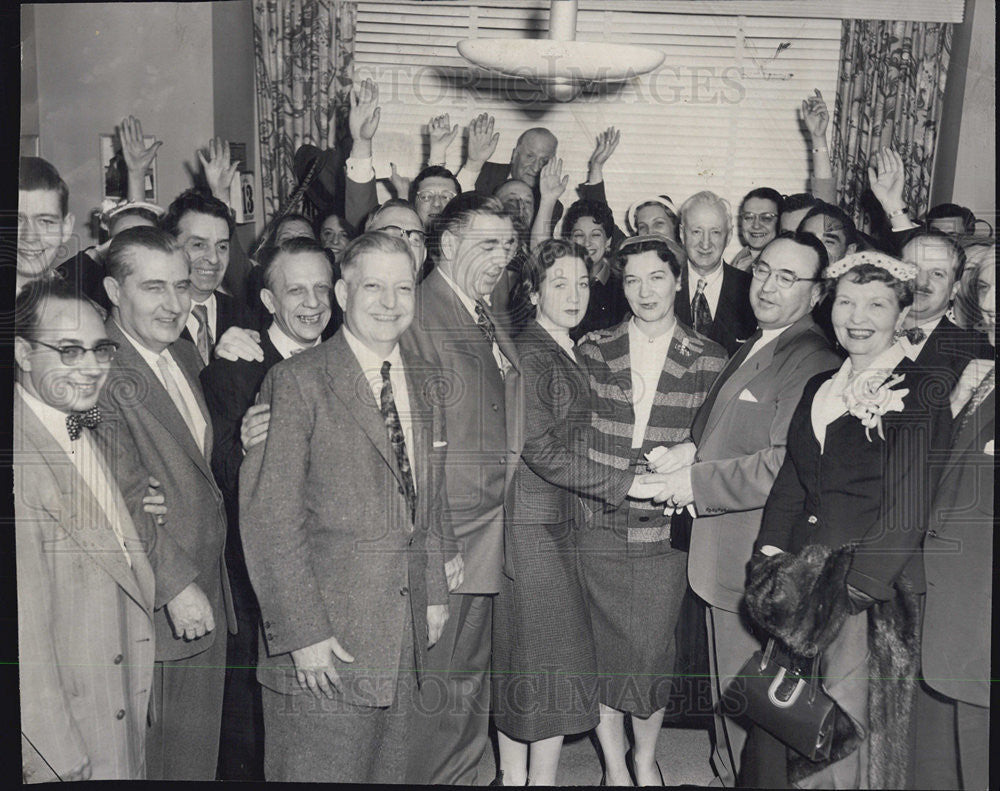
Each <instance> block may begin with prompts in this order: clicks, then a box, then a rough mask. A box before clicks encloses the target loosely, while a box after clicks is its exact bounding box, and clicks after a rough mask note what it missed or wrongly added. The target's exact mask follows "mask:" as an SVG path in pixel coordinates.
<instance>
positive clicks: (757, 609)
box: [745, 545, 920, 788]
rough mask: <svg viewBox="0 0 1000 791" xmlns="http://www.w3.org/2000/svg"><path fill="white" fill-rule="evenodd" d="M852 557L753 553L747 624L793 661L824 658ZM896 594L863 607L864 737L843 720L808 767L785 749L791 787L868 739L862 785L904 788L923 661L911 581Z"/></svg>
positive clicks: (844, 551) (818, 551) (844, 607)
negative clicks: (824, 755) (826, 754)
mask: <svg viewBox="0 0 1000 791" xmlns="http://www.w3.org/2000/svg"><path fill="white" fill-rule="evenodd" d="M852 557H853V548H852V547H851V546H845V547H841V548H840V549H836V550H831V549H830V548H828V547H824V546H819V545H811V546H807V547H805V548H803V549H802V551H801V552H799V553H797V554H793V553H789V552H783V553H780V554H778V555H774V556H772V557H760V556H755V557H754V559H753V560H751V562H750V566H749V570H748V576H747V587H746V599H745V604H746V609H747V613H748V614H749V616H750V618H751V620H752V621H753V622H754V623H756V624H757V625H758V626H759V627H761V628H762V629H763V630H764V631H766V632H767V633H768V634H770V635H772V636H773V637H775V638H777V639H778V640H780V641H781V642H782V643H783V644H784V645H785V647H786V648H787V649H788V650H789V651H791V652H792V653H793V654H795V655H796V656H798V657H802V658H803V659H812V658H813V657H815V656H816V655H817V654H822V652H823V651H824V650H825V649H826V648H827V647H828V646H829V645H830V643H831V642H832V641H833V639H834V638H835V637H836V636H837V634H838V632H839V631H840V629H841V627H842V626H843V624H844V621H845V619H846V618H847V617H848V616H849V615H850V614H851V609H850V603H849V600H848V596H847V584H846V577H847V572H848V570H849V569H850V566H851V560H852ZM894 590H895V595H894V596H893V598H892V599H889V600H887V601H880V602H877V603H875V604H874V605H872V606H871V607H870V608H869V610H868V652H869V653H868V668H869V678H870V679H871V682H870V683H869V685H868V723H867V725H868V733H867V734H865V733H864V732H863V730H862V729H860V728H859V727H858V726H857V724H855V723H854V722H853V721H852V720H850V718H848V717H846V715H845V716H844V717H842V718H838V723H837V727H836V730H835V732H834V741H833V747H832V749H831V751H830V758H829V759H828V760H827V761H824V762H817V763H813V762H811V761H809V760H807V759H806V758H804V757H803V756H801V755H799V754H798V753H796V752H795V751H793V750H789V762H788V778H789V780H790V781H791V782H793V783H796V782H799V781H801V780H803V779H804V778H806V777H808V776H809V775H811V774H813V773H815V772H818V771H820V770H821V769H823V768H824V767H825V766H827V765H829V764H832V763H834V762H836V761H838V760H840V759H841V758H843V757H845V756H847V755H849V754H850V753H851V752H852V751H853V750H854V749H856V748H857V745H858V743H859V740H860V739H865V738H867V740H868V748H869V764H868V783H867V787H868V788H901V787H903V786H904V784H905V779H906V769H907V764H908V763H909V759H910V744H909V739H908V737H907V734H908V732H909V726H910V719H911V717H912V713H913V706H914V701H915V695H916V684H917V681H916V677H917V672H918V669H919V661H920V634H919V623H920V620H919V602H918V597H917V595H916V594H914V593H913V591H912V589H911V587H910V585H909V583H908V582H907V581H906V580H905V579H904V578H900V579H899V580H897V581H896V585H895V589H894ZM841 719H842V720H843V722H840V720H841Z"/></svg>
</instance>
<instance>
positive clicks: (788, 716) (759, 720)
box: [719, 638, 847, 761]
mask: <svg viewBox="0 0 1000 791" xmlns="http://www.w3.org/2000/svg"><path fill="white" fill-rule="evenodd" d="M787 664H791V663H790V662H789V663H787ZM818 671H819V657H818V656H817V657H815V658H814V659H813V660H812V668H811V670H810V673H809V675H805V674H803V673H802V672H801V671H796V670H793V669H792V668H789V667H785V664H783V663H781V662H779V661H778V660H777V659H776V658H775V657H774V639H773V638H772V639H770V640H768V641H767V646H766V647H765V649H764V651H763V653H761V652H760V651H755V652H754V655H753V656H752V657H750V659H748V660H747V661H746V664H744V665H743V667H742V669H741V670H740V672H739V674H738V675H737V676H736V677H735V678H734V679H733V680H732V681H731V682H730V684H729V686H728V687H726V690H725V691H724V692H723V693H722V700H721V701H720V702H719V709H720V713H721V714H724V715H726V716H728V717H737V718H738V717H746V718H747V719H750V720H751V721H753V723H754V724H756V725H759V726H760V727H761V728H763V729H764V730H766V731H767V732H768V733H770V734H771V735H772V736H773V737H774V738H776V739H778V740H779V741H781V742H784V743H785V744H786V745H788V746H789V747H791V748H792V749H793V750H795V751H796V752H798V753H801V754H802V755H804V756H805V757H806V758H808V759H809V760H810V761H824V760H826V759H827V758H829V756H830V747H831V746H832V744H833V735H834V730H835V727H836V723H837V718H838V716H840V717H846V716H847V715H846V714H844V713H843V711H841V709H840V707H839V706H838V705H837V703H836V702H835V701H834V700H833V698H831V697H830V696H829V695H828V694H827V693H826V691H825V690H823V689H822V687H821V686H820V683H819V672H818Z"/></svg>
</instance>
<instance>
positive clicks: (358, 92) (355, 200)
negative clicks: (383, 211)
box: [344, 79, 382, 228]
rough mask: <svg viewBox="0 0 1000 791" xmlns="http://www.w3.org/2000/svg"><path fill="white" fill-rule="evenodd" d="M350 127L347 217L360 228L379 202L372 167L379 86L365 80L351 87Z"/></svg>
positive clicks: (380, 110)
mask: <svg viewBox="0 0 1000 791" xmlns="http://www.w3.org/2000/svg"><path fill="white" fill-rule="evenodd" d="M350 101H351V109H350V114H349V115H348V126H349V127H350V130H351V154H350V156H349V157H348V158H347V162H346V168H347V179H346V180H345V184H344V219H345V220H347V222H349V223H350V224H351V225H353V226H355V227H356V228H359V227H361V223H362V221H363V220H364V219H365V217H367V216H368V214H369V212H371V210H372V209H374V208H375V207H376V206H377V205H378V196H377V195H376V192H375V168H374V167H372V139H373V138H374V137H375V132H376V131H377V130H378V122H379V119H380V118H381V116H382V108H381V107H379V103H378V85H377V84H376V83H375V82H374V81H373V80H370V79H366V80H362V81H361V83H360V84H357V85H355V86H354V87H353V88H352V89H351V97H350Z"/></svg>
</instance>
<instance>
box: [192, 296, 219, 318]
mask: <svg viewBox="0 0 1000 791" xmlns="http://www.w3.org/2000/svg"><path fill="white" fill-rule="evenodd" d="M215 303H216V299H215V292H214V291H213V292H212V293H211V294H209V295H208V296H207V297H206V298H205V299H204V301H202V302H198V300H196V299H192V300H191V307H194V306H195V305H204V306H205V308H206V309H207V310H208V315H209V316H212V315H214V314H215Z"/></svg>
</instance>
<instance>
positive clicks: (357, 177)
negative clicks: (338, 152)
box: [346, 157, 375, 184]
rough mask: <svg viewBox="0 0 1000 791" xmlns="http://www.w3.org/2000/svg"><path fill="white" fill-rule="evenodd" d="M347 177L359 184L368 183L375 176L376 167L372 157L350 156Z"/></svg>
mask: <svg viewBox="0 0 1000 791" xmlns="http://www.w3.org/2000/svg"><path fill="white" fill-rule="evenodd" d="M346 167H347V178H349V179H350V180H351V181H355V182H357V183H358V184H366V183H368V182H369V181H372V180H373V179H374V178H375V168H374V167H373V166H372V158H371V157H348V158H347V165H346Z"/></svg>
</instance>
